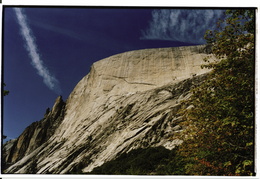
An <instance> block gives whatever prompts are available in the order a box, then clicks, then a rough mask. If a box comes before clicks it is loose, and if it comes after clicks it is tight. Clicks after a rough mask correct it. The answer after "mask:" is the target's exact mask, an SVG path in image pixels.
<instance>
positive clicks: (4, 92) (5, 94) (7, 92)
mask: <svg viewBox="0 0 260 179" xmlns="http://www.w3.org/2000/svg"><path fill="white" fill-rule="evenodd" d="M3 86H4V87H5V86H6V84H5V83H4V84H3ZM8 94H9V91H8V90H4V91H3V95H4V96H7V95H8Z"/></svg>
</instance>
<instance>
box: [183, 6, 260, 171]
mask: <svg viewBox="0 0 260 179" xmlns="http://www.w3.org/2000/svg"><path fill="white" fill-rule="evenodd" d="M254 29H255V22H254V11H253V10H244V9H241V10H228V11H227V17H226V18H225V19H223V20H220V21H219V22H218V24H217V30H215V31H207V33H206V35H205V38H206V40H207V42H208V43H209V44H210V45H211V46H212V52H213V54H214V55H216V56H217V57H218V58H219V59H221V60H220V61H218V62H217V61H215V62H211V63H210V62H208V64H207V65H204V66H203V68H209V69H212V72H211V73H210V74H209V75H208V78H207V80H205V82H204V83H203V84H202V85H200V86H199V87H198V88H195V89H193V91H192V93H193V95H192V96H191V98H190V99H189V100H186V101H184V102H183V106H184V107H183V109H182V110H181V111H180V113H181V114H182V115H183V117H184V122H183V126H187V127H186V130H184V132H183V134H182V138H183V139H184V143H183V144H182V146H181V147H180V148H179V153H180V155H181V156H183V157H184V158H185V159H184V160H185V161H186V162H187V165H186V167H185V168H186V173H187V174H191V175H253V174H254V169H253V165H254V158H253V154H254V146H253V143H254V141H253V140H254V65H255V62H254V59H255V56H254V51H255V49H254V44H255V42H254V34H253V33H254ZM205 61H207V59H205ZM188 105H192V106H193V108H190V109H187V108H186V107H185V106H188Z"/></svg>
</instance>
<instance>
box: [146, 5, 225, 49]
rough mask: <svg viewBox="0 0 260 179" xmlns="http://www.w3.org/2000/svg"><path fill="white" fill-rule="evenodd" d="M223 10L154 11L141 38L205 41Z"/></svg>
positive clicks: (191, 41)
mask: <svg viewBox="0 0 260 179" xmlns="http://www.w3.org/2000/svg"><path fill="white" fill-rule="evenodd" d="M223 12H224V11H223V10H205V9H194V10H190V9H188V10H186V9H162V10H154V11H153V12H152V20H151V21H150V23H149V27H148V28H147V29H145V30H142V37H141V39H146V40H171V41H181V42H190V43H198V44H203V43H205V40H204V34H205V32H206V30H208V29H214V28H215V26H216V22H217V20H218V19H219V18H221V17H223Z"/></svg>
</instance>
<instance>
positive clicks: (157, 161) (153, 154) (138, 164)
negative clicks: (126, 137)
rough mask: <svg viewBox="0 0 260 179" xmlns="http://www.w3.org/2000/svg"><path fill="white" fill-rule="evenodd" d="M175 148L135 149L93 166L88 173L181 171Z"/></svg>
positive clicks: (165, 173) (146, 173)
mask: <svg viewBox="0 0 260 179" xmlns="http://www.w3.org/2000/svg"><path fill="white" fill-rule="evenodd" d="M177 159H178V158H177V156H176V150H172V151H171V150H168V149H165V148H164V147H155V148H152V147H150V148H146V149H136V150H132V151H130V152H129V153H123V154H121V155H120V156H119V157H118V158H117V159H115V160H112V161H109V162H106V163H105V164H103V165H102V166H100V167H97V168H94V170H93V171H92V172H91V173H90V174H116V175H117V174H118V175H119V174H120V175H150V174H158V175H160V174H163V175H167V174H172V173H174V172H175V173H182V172H180V170H182V168H183V166H180V163H178V161H177Z"/></svg>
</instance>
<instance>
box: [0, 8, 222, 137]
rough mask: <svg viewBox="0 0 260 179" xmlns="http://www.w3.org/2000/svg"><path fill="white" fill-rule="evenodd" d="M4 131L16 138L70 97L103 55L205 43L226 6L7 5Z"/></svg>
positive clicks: (4, 38)
mask: <svg viewBox="0 0 260 179" xmlns="http://www.w3.org/2000/svg"><path fill="white" fill-rule="evenodd" d="M3 11H4V16H3V41H2V45H3V80H4V82H5V83H6V85H7V86H6V89H8V90H9V91H10V94H9V95H8V96H5V97H4V99H3V100H4V101H3V106H4V107H3V123H2V124H3V133H4V135H7V136H8V138H7V140H10V139H12V138H17V137H18V136H19V135H20V134H21V133H22V132H23V130H24V129H25V128H26V127H27V126H28V125H30V124H31V123H32V122H34V121H39V120H41V119H42V118H43V116H44V113H45V111H46V109H47V108H48V107H50V108H51V107H52V106H53V104H54V101H55V99H56V98H57V97H58V95H62V96H63V99H64V100H66V99H67V97H68V95H69V94H70V93H71V92H72V90H73V88H74V87H75V86H76V84H77V83H78V82H79V81H80V80H81V79H82V78H83V77H84V76H85V75H87V73H88V72H89V70H90V67H91V65H92V64H93V63H94V62H95V61H98V60H101V59H103V58H106V57H109V56H111V55H115V54H118V53H122V52H126V51H130V50H137V49H146V48H158V47H174V46H186V45H196V44H204V43H205V41H204V40H203V35H204V32H205V30H207V29H212V28H214V26H215V23H216V21H217V19H218V18H220V17H222V12H223V10H217V9H214V10H212V9H202V10H201V9H195V10H193V9H169V8H168V9H158V8H157V9H151V8H143V9H142V8H111V7H110V8H94V7H81V8H79V7H77V8H75V7H60V8H59V7H55V8H54V7H44V8H43V7H35V6H34V7H27V8H26V7H23V8H18V9H16V10H15V9H14V7H3Z"/></svg>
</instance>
